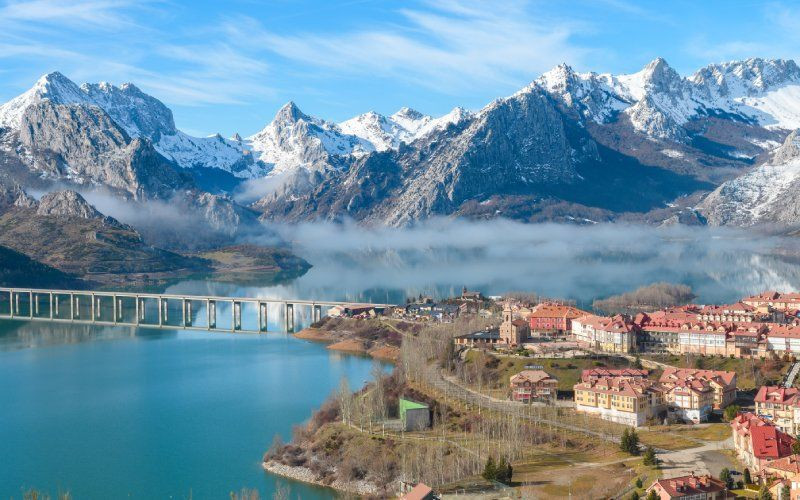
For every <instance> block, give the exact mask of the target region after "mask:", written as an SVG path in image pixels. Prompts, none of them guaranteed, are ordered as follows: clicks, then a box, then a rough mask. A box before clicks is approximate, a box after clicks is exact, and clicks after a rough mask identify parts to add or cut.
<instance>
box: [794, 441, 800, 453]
mask: <svg viewBox="0 0 800 500" xmlns="http://www.w3.org/2000/svg"><path fill="white" fill-rule="evenodd" d="M792 453H793V454H795V455H800V441H795V442H794V443H792Z"/></svg>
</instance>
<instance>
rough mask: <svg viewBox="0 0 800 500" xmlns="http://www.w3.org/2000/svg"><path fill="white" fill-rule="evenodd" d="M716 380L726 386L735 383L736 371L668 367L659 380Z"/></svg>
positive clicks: (677, 382) (685, 381) (668, 382)
mask: <svg viewBox="0 0 800 500" xmlns="http://www.w3.org/2000/svg"><path fill="white" fill-rule="evenodd" d="M695 380H698V381H702V382H712V381H713V382H716V383H718V384H719V385H721V386H723V387H726V386H729V385H732V384H734V383H735V380H736V372H728V371H721V370H695V369H693V368H674V367H671V366H670V367H667V368H665V369H664V372H663V373H662V374H661V378H660V379H659V380H658V381H659V382H661V383H662V384H682V383H687V382H692V381H695Z"/></svg>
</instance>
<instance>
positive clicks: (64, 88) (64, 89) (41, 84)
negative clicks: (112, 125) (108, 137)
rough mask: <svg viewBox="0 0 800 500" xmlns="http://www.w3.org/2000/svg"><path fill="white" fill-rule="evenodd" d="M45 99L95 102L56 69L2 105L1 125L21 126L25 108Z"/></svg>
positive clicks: (59, 101) (78, 102)
mask: <svg viewBox="0 0 800 500" xmlns="http://www.w3.org/2000/svg"><path fill="white" fill-rule="evenodd" d="M44 99H49V100H51V101H53V102H55V103H58V104H93V103H91V102H90V100H89V98H88V96H86V94H85V93H84V92H83V91H82V90H81V89H80V88H79V87H78V86H77V85H75V84H74V83H73V82H72V81H71V80H70V79H69V78H67V77H66V76H64V75H62V74H61V73H59V72H58V71H56V72H53V73H49V74H47V75H44V76H42V77H41V78H39V80H37V81H36V83H35V84H34V85H33V87H31V88H30V89H28V90H27V91H25V92H24V93H22V94H20V95H19V96H17V97H15V98H13V99H11V100H10V101H8V102H7V103H5V104H3V105H2V106H0V127H7V128H14V129H16V128H19V125H20V122H21V121H22V115H23V114H25V110H26V109H28V108H29V107H30V106H33V105H35V104H38V103H39V102H41V101H42V100H44Z"/></svg>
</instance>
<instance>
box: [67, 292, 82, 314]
mask: <svg viewBox="0 0 800 500" xmlns="http://www.w3.org/2000/svg"><path fill="white" fill-rule="evenodd" d="M80 317H81V299H80V297H76V296H75V294H74V293H71V294H69V319H71V320H74V319H75V318H80Z"/></svg>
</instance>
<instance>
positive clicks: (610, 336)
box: [572, 314, 637, 353]
mask: <svg viewBox="0 0 800 500" xmlns="http://www.w3.org/2000/svg"><path fill="white" fill-rule="evenodd" d="M636 331H637V328H636V326H635V325H634V324H633V322H632V321H631V320H630V318H628V317H627V316H623V315H620V314H618V315H616V316H612V317H607V316H597V315H594V314H586V315H584V316H580V317H578V318H575V319H573V320H572V335H573V337H574V339H575V341H576V342H578V344H580V345H582V346H584V347H588V348H590V349H596V350H600V351H606V352H618V353H629V352H634V351H635V350H636Z"/></svg>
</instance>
